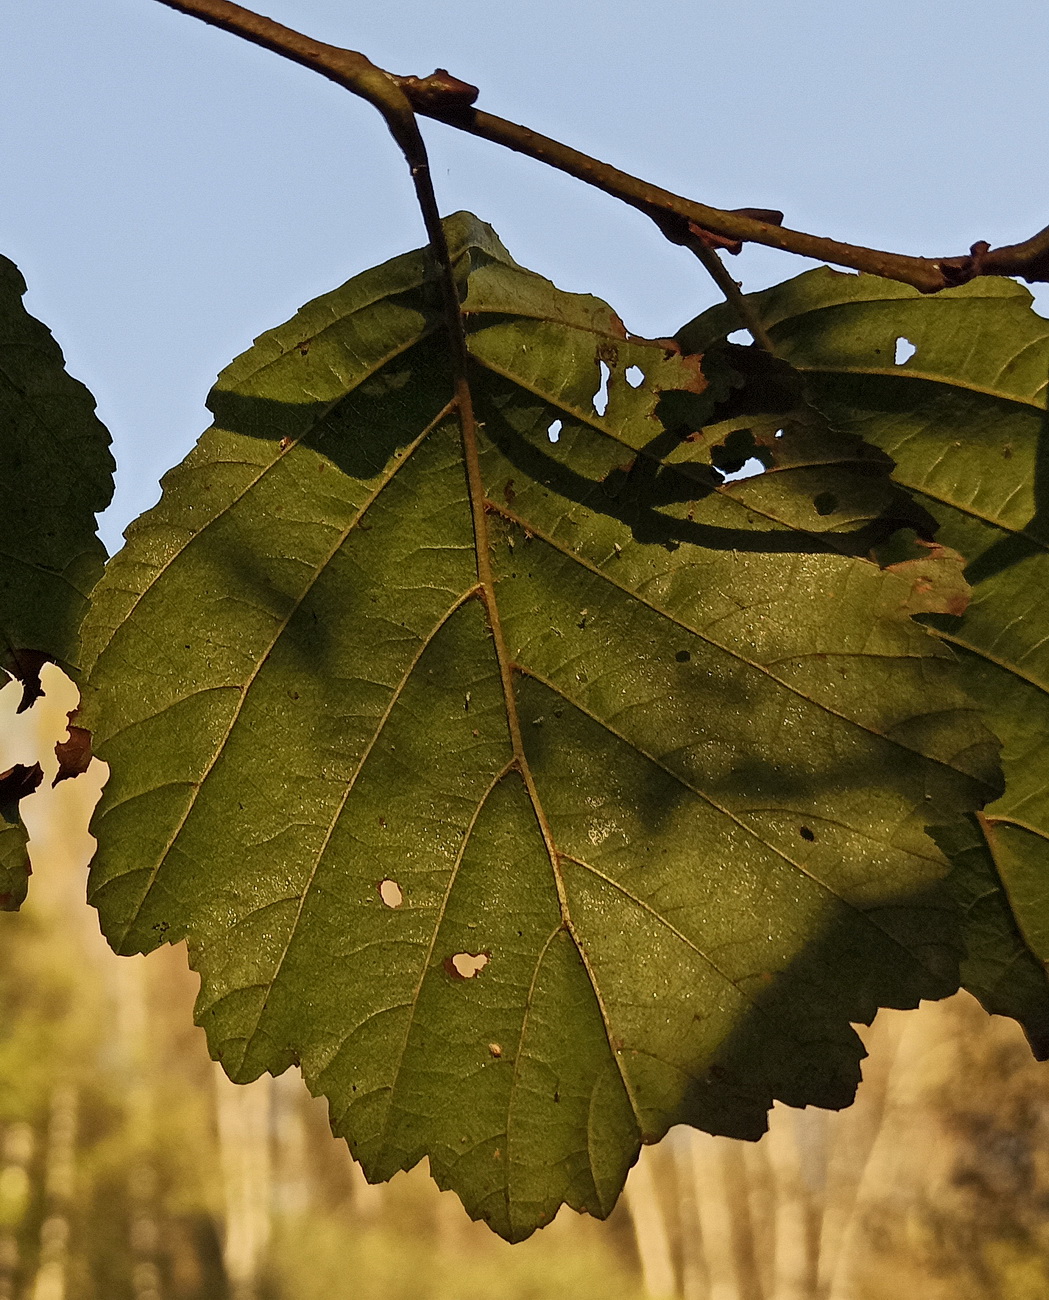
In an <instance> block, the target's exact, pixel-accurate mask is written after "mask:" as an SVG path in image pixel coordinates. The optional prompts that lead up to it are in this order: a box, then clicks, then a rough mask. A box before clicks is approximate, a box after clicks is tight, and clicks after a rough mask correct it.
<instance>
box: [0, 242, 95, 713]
mask: <svg viewBox="0 0 1049 1300" xmlns="http://www.w3.org/2000/svg"><path fill="white" fill-rule="evenodd" d="M25 291H26V286H25V281H24V280H23V279H22V276H21V275H20V274H19V271H18V268H17V267H16V266H15V265H14V263H13V262H10V261H8V260H7V258H5V257H0V668H3V669H6V670H8V671H9V672H11V673H12V674H13V675H15V676H18V677H19V678H21V680H22V681H23V682H25V684H26V699H25V700H24V701H23V707H26V705H27V704H28V703H30V702H31V699H30V698H29V697H31V696H32V695H33V693H34V692H35V691H38V690H39V678H38V673H39V669H40V665H41V663H42V662H44V661H45V660H48V659H50V660H54V661H55V662H57V663H59V664H61V665H62V666H63V667H67V668H68V667H69V661H70V658H71V655H72V652H73V649H74V646H75V644H76V635H77V629H78V627H79V625H80V620H81V619H82V618H83V615H84V610H85V609H86V607H87V599H88V595H89V593H90V591H91V588H92V587H93V586H94V584H95V582H96V581H97V579H98V577H99V575H100V573H101V572H102V566H103V564H104V563H105V558H106V553H105V549H104V548H103V546H102V543H101V541H100V540H99V538H98V535H97V533H96V531H95V515H96V513H97V512H98V511H100V510H103V509H104V508H105V507H106V506H107V505H108V504H109V499H110V497H111V496H112V492H113V458H112V456H111V455H110V452H109V434H108V433H107V431H106V429H105V427H104V426H103V425H102V424H101V423H100V421H99V420H98V418H97V417H96V415H95V413H94V409H95V408H94V401H93V399H92V397H91V395H90V393H89V392H88V391H87V389H86V388H85V387H84V386H83V385H82V384H81V383H79V382H78V381H77V380H75V379H73V378H71V377H70V376H69V375H68V374H67V373H66V370H65V367H64V362H63V360H62V353H61V351H60V349H59V347H58V344H57V343H55V341H54V339H53V338H52V337H51V334H50V333H49V332H48V330H47V328H46V327H45V326H44V325H41V323H40V322H39V321H37V320H34V319H33V317H32V316H30V315H29V314H28V313H27V312H26V310H25V308H24V307H23V305H22V296H23V294H24V293H25Z"/></svg>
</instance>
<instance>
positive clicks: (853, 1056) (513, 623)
mask: <svg viewBox="0 0 1049 1300" xmlns="http://www.w3.org/2000/svg"><path fill="white" fill-rule="evenodd" d="M449 230H450V237H451V241H452V246H453V249H454V252H455V258H456V267H457V272H458V275H459V278H460V282H461V287H462V292H463V295H464V298H465V304H464V309H465V312H466V320H467V327H468V330H469V336H470V348H471V352H472V355H473V358H474V362H473V365H474V373H473V375H472V385H473V389H474V396H475V401H476V403H477V406H478V413H479V419H480V420H481V422H482V424H481V427H480V429H479V430H478V444H479V446H478V460H477V468H478V469H479V472H480V474H481V476H482V478H483V484H484V500H483V502H482V501H480V500H478V501H474V502H471V499H470V493H469V491H468V477H469V475H468V471H469V469H470V467H471V461H470V457H469V455H468V454H467V452H464V447H468V442H464V435H463V431H462V429H461V428H460V423H459V419H458V416H457V413H456V411H455V410H454V409H453V408H452V407H451V406H450V403H449V398H450V395H451V391H452V388H451V379H450V375H449V372H448V362H447V358H446V353H447V347H446V343H445V340H444V331H443V326H442V322H441V317H440V313H439V308H438V295H437V293H436V290H435V286H434V284H433V282H432V278H431V276H430V273H429V272H428V270H427V259H426V258H425V257H424V255H422V254H421V253H415V254H411V255H408V256H405V257H401V258H398V259H396V260H395V261H393V262H390V263H388V264H386V265H385V266H382V267H379V268H377V269H376V270H373V271H370V272H367V273H366V274H364V275H361V276H359V277H357V278H356V279H354V280H351V281H350V282H349V283H348V284H347V285H345V286H343V287H342V288H341V289H338V290H336V291H335V292H334V293H332V294H329V295H327V296H326V297H323V298H320V299H318V300H316V301H315V302H313V303H310V304H309V305H308V306H307V307H305V308H304V309H303V310H302V312H300V313H299V314H298V315H297V316H296V317H295V318H294V319H293V320H292V321H290V322H289V323H288V324H287V325H284V326H282V327H280V328H279V329H277V330H275V331H273V332H271V333H269V334H267V335H264V336H263V337H262V338H261V339H260V340H259V341H258V342H257V343H256V345H255V346H254V348H252V349H251V351H249V352H248V353H247V354H246V355H245V356H243V357H241V358H240V359H239V360H237V361H236V362H235V363H234V364H233V365H232V366H231V367H230V368H229V369H228V370H227V371H226V372H225V374H224V375H223V376H222V377H221V379H220V380H219V383H218V386H217V388H216V389H215V391H214V392H213V394H212V397H211V400H210V405H211V409H212V411H213V412H214V414H215V424H214V426H213V427H212V428H211V429H210V430H209V431H208V432H207V433H206V434H205V435H204V436H203V438H202V439H201V441H200V443H199V444H198V446H197V448H196V450H195V451H194V452H193V453H192V454H191V455H190V456H189V457H188V459H187V460H186V461H185V462H184V463H183V464H182V465H181V466H180V467H179V468H178V469H176V470H175V471H173V472H172V473H171V474H170V475H169V476H168V477H167V479H166V481H165V491H164V496H163V498H162V500H161V502H160V504H159V505H158V506H157V507H156V508H155V509H154V510H152V511H151V512H149V514H147V515H146V516H144V517H143V518H142V519H141V520H140V521H139V522H138V523H137V524H136V525H135V526H134V527H133V529H132V530H131V531H130V532H129V540H128V545H127V547H126V548H125V550H124V551H123V552H121V554H120V555H119V556H118V557H117V558H116V559H115V561H114V562H113V563H112V564H111V565H110V568H109V570H108V572H107V576H106V577H105V579H104V580H103V583H102V584H101V586H100V588H99V592H98V596H97V600H96V602H95V605H94V608H93V612H92V614H91V616H90V619H89V621H88V624H87V626H86V633H85V644H86V654H87V657H88V659H89V660H91V661H93V663H94V666H93V669H92V673H91V695H90V700H89V704H88V715H87V718H86V720H85V721H86V723H87V725H89V726H91V727H93V728H94V730H95V732H96V738H97V740H98V741H99V742H100V744H99V749H100V752H101V755H102V757H104V758H105V759H106V760H107V761H108V762H109V763H110V764H111V766H112V769H113V776H112V778H111V780H110V783H109V785H108V787H107V791H106V795H105V801H104V806H103V810H102V812H101V814H100V816H99V817H98V818H96V822H95V826H94V830H95V833H96V834H97V836H98V838H99V853H98V857H97V860H96V863H95V865H94V867H93V872H92V877H91V883H90V891H91V898H92V900H93V901H94V903H95V904H96V905H97V906H98V908H99V910H100V913H101V917H102V923H103V926H104V928H105V931H106V933H107V935H108V936H109V938H110V940H111V942H112V943H113V944H114V945H115V946H116V947H117V948H118V949H119V950H120V951H123V952H133V951H141V950H147V949H150V948H153V947H155V946H156V945H158V944H160V943H162V942H165V941H175V940H178V939H181V938H183V937H188V939H189V942H190V949H191V956H192V960H193V962H194V964H195V966H196V967H197V968H198V969H199V971H200V973H201V977H202V985H201V995H200V1002H199V1008H198V1010H199V1015H200V1019H201V1021H202V1023H203V1024H204V1025H205V1027H206V1029H207V1031H208V1034H209V1038H210V1042H211V1046H212V1050H213V1052H214V1053H215V1054H216V1055H218V1056H219V1057H220V1059H221V1060H222V1061H223V1063H224V1065H225V1067H226V1069H227V1071H228V1072H229V1073H230V1075H231V1076H232V1077H233V1078H236V1079H241V1080H246V1079H250V1078H253V1077H255V1076H256V1075H258V1074H259V1073H261V1072H262V1071H265V1070H273V1071H280V1070H282V1069H284V1068H286V1067H287V1066H288V1065H290V1064H291V1063H293V1062H299V1063H301V1066H302V1069H303V1071H304V1073H305V1075H306V1078H307V1080H308V1082H309V1084H310V1086H311V1088H313V1089H314V1091H316V1092H320V1093H323V1094H325V1095H326V1096H327V1097H329V1098H330V1101H331V1110H332V1118H333V1124H334V1126H335V1128H336V1130H337V1131H338V1132H340V1133H342V1134H345V1135H346V1136H347V1138H348V1139H349V1141H350V1144H351V1146H352V1148H353V1150H354V1153H355V1154H356V1155H357V1156H358V1157H359V1158H360V1160H361V1161H362V1162H363V1164H364V1167H365V1169H366V1171H367V1173H368V1175H369V1177H371V1178H373V1179H377V1178H384V1177H388V1176H389V1175H391V1174H392V1173H393V1172H395V1171H396V1170H397V1169H399V1168H402V1167H406V1166H411V1165H413V1164H415V1163H416V1162H417V1161H418V1160H419V1159H421V1158H422V1157H424V1156H428V1157H429V1160H430V1165H431V1169H432V1171H433V1173H434V1176H435V1177H436V1178H437V1180H438V1182H439V1183H441V1185H442V1186H451V1187H454V1188H455V1189H456V1190H457V1191H458V1193H459V1194H460V1196H461V1197H462V1198H463V1200H464V1202H465V1204H466V1205H467V1208H468V1209H469V1210H470V1212H471V1213H472V1214H473V1215H475V1216H478V1217H484V1218H486V1219H487V1220H488V1221H489V1222H490V1223H491V1224H492V1226H493V1227H495V1228H496V1229H497V1231H499V1232H500V1233H502V1234H504V1235H505V1236H507V1237H511V1238H520V1237H523V1236H526V1235H527V1234H528V1233H529V1232H531V1231H532V1230H533V1229H534V1228H535V1227H536V1226H538V1225H539V1224H542V1223H544V1222H546V1221H548V1220H549V1219H550V1218H551V1217H552V1215H553V1214H554V1213H555V1212H556V1210H557V1207H558V1206H559V1204H561V1203H562V1202H568V1203H569V1204H571V1205H573V1206H576V1207H577V1208H581V1209H587V1210H589V1211H591V1212H592V1213H595V1214H599V1215H604V1214H606V1213H607V1212H608V1211H609V1210H610V1208H611V1206H612V1204H613V1203H614V1201H615V1198H616V1196H617V1194H618V1192H619V1190H620V1187H621V1186H622V1182H623V1178H624V1176H625V1173H626V1170H627V1169H628V1167H629V1166H630V1164H631V1162H632V1161H633V1160H634V1158H635V1156H636V1153H637V1150H638V1144H639V1143H640V1142H641V1141H642V1140H646V1141H652V1140H655V1139H656V1138H658V1137H659V1136H660V1135H661V1134H662V1133H663V1132H665V1130H666V1129H667V1127H668V1126H669V1125H671V1124H674V1123H677V1122H681V1121H685V1122H691V1123H694V1124H697V1125H700V1126H703V1127H707V1128H709V1129H711V1130H713V1131H717V1132H725V1133H732V1134H738V1135H751V1136H753V1135H756V1134H758V1133H759V1132H760V1131H761V1130H762V1128H763V1126H764V1123H765V1111H766V1109H767V1107H768V1105H769V1104H770V1101H771V1100H772V1098H774V1097H780V1098H783V1099H785V1100H787V1101H789V1102H791V1103H794V1104H804V1103H808V1102H813V1103H818V1104H823V1105H829V1106H840V1105H843V1104H845V1103H847V1102H848V1101H849V1100H850V1098H851V1096H852V1092H853V1089H854V1086H855V1083H856V1080H857V1077H858V1063H859V1059H860V1056H861V1054H862V1050H861V1047H860V1045H859V1041H858V1039H857V1037H856V1035H855V1033H854V1031H853V1030H852V1028H851V1027H850V1024H849V1022H850V1020H851V1021H857V1020H866V1019H869V1018H870V1017H871V1016H872V1015H873V1014H874V1012H875V1010H876V1008H877V1007H878V1006H879V1005H895V1006H913V1005H914V1004H915V1003H916V1002H917V1001H918V999H920V998H923V997H937V996H941V995H943V994H945V993H947V992H949V991H951V989H952V988H953V987H955V982H956V978H957V947H956V933H955V931H956V923H955V916H954V912H953V910H952V908H951V905H950V903H949V900H948V899H947V898H946V897H945V895H944V894H943V893H942V891H941V887H940V885H939V880H940V877H941V875H942V873H943V870H944V862H943V859H942V857H941V855H940V852H939V851H938V850H937V848H936V846H935V845H934V844H933V842H932V841H931V840H930V839H929V838H928V836H927V835H926V834H925V829H924V828H925V827H926V826H927V825H930V824H937V823H944V822H950V821H952V820H956V819H957V817H958V816H959V814H961V813H963V812H965V811H967V810H971V809H973V808H975V807H977V806H979V804H980V803H981V802H982V800H983V799H985V798H986V797H987V795H988V785H987V782H989V781H991V782H993V780H994V765H993V759H994V751H995V747H994V745H993V742H992V741H991V740H990V738H989V736H988V733H987V732H986V731H985V730H984V728H983V726H982V723H981V722H980V721H979V717H978V715H977V714H976V713H975V711H974V710H973V709H972V708H971V707H970V706H969V704H968V702H967V699H966V697H965V695H964V693H963V692H962V691H961V689H960V688H959V686H958V684H957V682H956V677H957V675H958V674H957V666H956V664H955V662H954V656H953V655H952V653H951V651H950V650H948V649H947V648H945V647H944V646H943V645H942V644H941V643H940V642H938V641H937V640H936V639H935V638H934V637H932V636H931V635H930V634H929V633H928V632H926V631H925V630H924V629H923V628H922V627H920V626H918V625H917V624H916V623H915V622H914V621H913V620H912V618H911V617H910V613H911V611H912V610H913V609H915V608H946V607H949V605H950V601H951V600H952V599H954V598H955V595H956V590H957V582H956V581H955V583H954V586H952V585H951V583H950V582H946V583H944V585H943V590H942V592H941V591H940V590H939V588H938V587H937V586H936V582H935V581H930V579H929V577H928V566H925V567H923V564H922V562H921V561H918V562H916V563H914V564H911V563H909V562H905V563H903V564H901V565H899V566H897V567H896V568H895V569H894V570H892V571H885V570H882V569H880V568H879V567H878V566H877V565H876V564H875V563H873V562H872V561H871V560H870V559H869V558H867V552H868V551H869V549H870V547H871V546H872V545H873V544H874V543H875V542H876V541H878V540H879V539H881V538H884V537H885V536H886V534H887V533H891V532H892V531H893V529H894V528H895V527H897V525H898V523H899V522H900V521H903V520H908V519H911V520H913V519H914V517H915V513H914V507H913V506H912V504H911V503H910V502H909V500H908V499H907V498H906V497H905V495H904V494H902V493H900V492H899V490H898V489H896V488H894V487H893V485H892V484H891V482H890V481H889V479H888V476H887V465H888V461H887V459H886V458H885V456H884V455H883V454H882V453H879V452H878V451H877V450H875V449H874V448H872V447H870V446H868V445H865V444H864V443H863V442H862V441H861V440H860V439H858V438H855V437H841V436H839V435H836V434H833V433H832V432H831V431H829V430H828V429H827V428H826V426H825V425H824V423H823V421H822V420H821V419H820V418H819V417H818V416H817V415H815V414H814V413H813V412H812V411H811V410H809V409H808V408H805V407H804V404H803V403H800V399H799V396H798V393H797V391H796V384H795V385H794V388H792V386H791V385H792V383H793V380H792V379H791V376H790V375H789V373H788V372H787V371H786V370H785V368H783V367H779V368H777V367H776V366H775V365H773V364H772V363H767V364H766V363H764V362H761V361H757V362H755V361H754V359H753V358H752V357H749V356H748V357H743V356H741V355H740V354H739V353H738V352H737V353H734V352H733V350H732V349H731V348H729V349H725V350H723V351H722V352H721V353H720V354H719V355H718V356H717V357H710V358H708V359H707V361H706V362H705V363H704V367H705V369H701V365H700V361H699V358H697V357H695V356H690V355H682V353H681V352H680V350H679V349H678V348H677V347H676V346H675V345H673V344H672V343H668V342H667V341H665V340H664V341H662V342H649V341H645V340H642V339H635V338H629V337H628V336H627V335H626V333H625V331H624V330H623V327H622V325H621V324H620V322H619V321H618V319H617V318H616V317H615V315H614V314H613V313H612V311H611V310H610V309H609V308H608V307H606V306H605V305H604V304H602V303H600V302H598V301H596V300H594V299H592V298H586V297H581V296H576V295H570V294H566V293H561V292H559V291H558V290H556V289H555V288H554V287H553V286H552V285H551V284H549V283H548V282H547V281H545V280H543V279H541V278H540V277H538V276H536V275H533V274H531V273H529V272H527V271H525V270H523V269H521V268H520V267H518V266H517V265H516V264H515V263H513V261H512V260H511V259H510V258H509V256H508V255H507V253H506V252H505V250H504V249H503V248H502V246H501V245H500V244H499V242H498V241H497V240H496V239H495V237H494V235H493V234H492V232H491V231H490V230H489V229H488V228H487V227H485V226H483V225H482V224H481V223H479V222H477V221H476V220H475V219H474V218H470V217H468V216H465V215H460V216H459V217H457V218H453V219H452V220H451V222H450V225H449ZM741 456H743V458H744V460H746V459H748V458H754V457H755V456H756V457H757V458H758V459H759V460H760V461H761V463H762V464H764V465H765V466H766V467H767V468H766V470H765V472H764V473H762V474H760V475H758V476H756V477H751V478H748V479H744V480H739V481H732V482H726V481H725V475H726V474H731V473H732V472H733V470H732V467H733V466H734V465H735V464H736V462H737V461H739V459H740V457H741ZM472 507H477V509H473V508H472ZM918 514H919V515H920V514H921V512H920V511H919V512H918ZM489 566H490V572H491V581H490V582H489V581H488V577H487V575H488V573H489ZM937 581H938V580H937ZM938 601H939V603H937V602H938Z"/></svg>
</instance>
